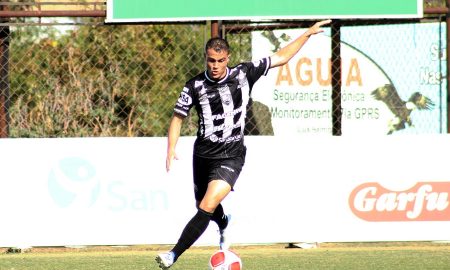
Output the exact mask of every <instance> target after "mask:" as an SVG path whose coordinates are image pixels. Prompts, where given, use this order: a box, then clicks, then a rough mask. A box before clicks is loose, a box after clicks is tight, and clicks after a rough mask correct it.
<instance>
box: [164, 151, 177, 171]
mask: <svg viewBox="0 0 450 270" xmlns="http://www.w3.org/2000/svg"><path fill="white" fill-rule="evenodd" d="M174 159H176V160H178V156H177V154H176V153H175V151H167V157H166V171H167V172H169V171H170V168H171V167H172V161H173V160H174Z"/></svg>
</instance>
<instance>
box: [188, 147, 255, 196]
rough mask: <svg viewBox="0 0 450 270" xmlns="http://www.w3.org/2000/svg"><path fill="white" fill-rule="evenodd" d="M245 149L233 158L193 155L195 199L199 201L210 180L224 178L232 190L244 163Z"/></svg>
mask: <svg viewBox="0 0 450 270" xmlns="http://www.w3.org/2000/svg"><path fill="white" fill-rule="evenodd" d="M246 150H247V149H245V148H244V151H242V154H241V155H240V156H238V157H233V158H222V159H210V158H202V157H199V156H196V155H194V158H193V173H194V194H195V200H197V201H201V200H202V199H203V197H204V196H205V194H206V189H207V188H208V183H209V182H210V181H212V180H224V181H225V182H227V183H228V184H230V186H231V190H233V187H234V184H235V183H236V180H237V179H238V177H239V174H240V173H241V171H242V167H243V166H244V163H245V155H246Z"/></svg>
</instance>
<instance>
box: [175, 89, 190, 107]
mask: <svg viewBox="0 0 450 270" xmlns="http://www.w3.org/2000/svg"><path fill="white" fill-rule="evenodd" d="M178 103H180V104H181V105H184V106H189V105H191V104H192V98H191V97H190V96H189V95H188V94H186V93H185V92H181V94H180V97H179V98H178Z"/></svg>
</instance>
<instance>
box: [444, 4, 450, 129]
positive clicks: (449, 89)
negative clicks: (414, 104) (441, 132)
mask: <svg viewBox="0 0 450 270" xmlns="http://www.w3.org/2000/svg"><path fill="white" fill-rule="evenodd" d="M446 5H447V14H446V16H445V21H446V24H447V29H446V31H447V35H446V36H447V45H446V47H447V49H446V50H447V61H446V62H447V72H446V78H447V133H450V124H449V119H450V79H449V75H450V61H448V56H449V55H450V13H449V11H448V9H450V0H447V1H446Z"/></svg>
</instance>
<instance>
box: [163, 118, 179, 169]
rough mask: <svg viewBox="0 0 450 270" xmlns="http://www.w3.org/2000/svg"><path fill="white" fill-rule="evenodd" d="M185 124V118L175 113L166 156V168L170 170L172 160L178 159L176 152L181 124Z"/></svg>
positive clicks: (171, 123) (168, 137)
mask: <svg viewBox="0 0 450 270" xmlns="http://www.w3.org/2000/svg"><path fill="white" fill-rule="evenodd" d="M182 124H183V118H182V117H180V116H178V115H177V114H174V115H173V117H172V120H171V121H170V126H169V133H168V135H167V157H166V170H167V171H170V167H171V166H172V161H173V160H174V159H178V157H177V154H176V152H175V147H176V146H177V142H178V138H179V137H180V132H181V125H182Z"/></svg>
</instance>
